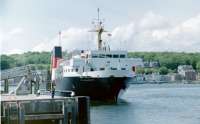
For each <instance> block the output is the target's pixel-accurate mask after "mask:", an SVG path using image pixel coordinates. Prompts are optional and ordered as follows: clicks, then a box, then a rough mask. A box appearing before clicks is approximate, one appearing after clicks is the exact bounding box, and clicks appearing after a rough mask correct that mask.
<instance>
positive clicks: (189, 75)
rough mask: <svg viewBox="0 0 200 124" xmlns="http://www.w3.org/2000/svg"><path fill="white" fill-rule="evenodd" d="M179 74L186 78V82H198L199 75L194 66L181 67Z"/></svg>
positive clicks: (179, 67)
mask: <svg viewBox="0 0 200 124" xmlns="http://www.w3.org/2000/svg"><path fill="white" fill-rule="evenodd" d="M178 74H180V75H181V76H183V77H184V79H185V80H196V79H197V73H196V71H195V70H194V69H193V67H192V65H179V66H178Z"/></svg>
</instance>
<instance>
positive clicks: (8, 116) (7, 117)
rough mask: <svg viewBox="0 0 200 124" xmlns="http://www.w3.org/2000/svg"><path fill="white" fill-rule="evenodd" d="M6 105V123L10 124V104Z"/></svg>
mask: <svg viewBox="0 0 200 124" xmlns="http://www.w3.org/2000/svg"><path fill="white" fill-rule="evenodd" d="M4 105H5V117H6V119H5V124H10V104H9V103H6V104H4Z"/></svg>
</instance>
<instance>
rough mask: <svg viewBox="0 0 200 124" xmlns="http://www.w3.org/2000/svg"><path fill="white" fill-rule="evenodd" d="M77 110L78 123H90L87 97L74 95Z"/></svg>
mask: <svg viewBox="0 0 200 124" xmlns="http://www.w3.org/2000/svg"><path fill="white" fill-rule="evenodd" d="M76 103H77V111H78V124H89V123H90V105H89V104H90V101H89V97H86V96H78V97H76Z"/></svg>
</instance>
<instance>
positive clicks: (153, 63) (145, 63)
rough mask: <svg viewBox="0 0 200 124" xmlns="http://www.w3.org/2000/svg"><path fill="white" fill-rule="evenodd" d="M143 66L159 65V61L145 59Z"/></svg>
mask: <svg viewBox="0 0 200 124" xmlns="http://www.w3.org/2000/svg"><path fill="white" fill-rule="evenodd" d="M144 67H148V68H156V67H160V63H159V61H145V62H144Z"/></svg>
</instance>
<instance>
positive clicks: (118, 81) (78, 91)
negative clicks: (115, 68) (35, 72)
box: [56, 77, 129, 101]
mask: <svg viewBox="0 0 200 124" xmlns="http://www.w3.org/2000/svg"><path fill="white" fill-rule="evenodd" d="M128 80H129V79H128V78H127V77H109V78H89V77H86V78H80V77H64V78H62V79H57V80H56V90H62V91H65V90H68V91H74V92H75V95H77V96H89V97H90V99H91V100H94V101H117V98H118V95H119V92H120V90H125V89H126V88H127V81H128ZM60 95H64V94H60Z"/></svg>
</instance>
